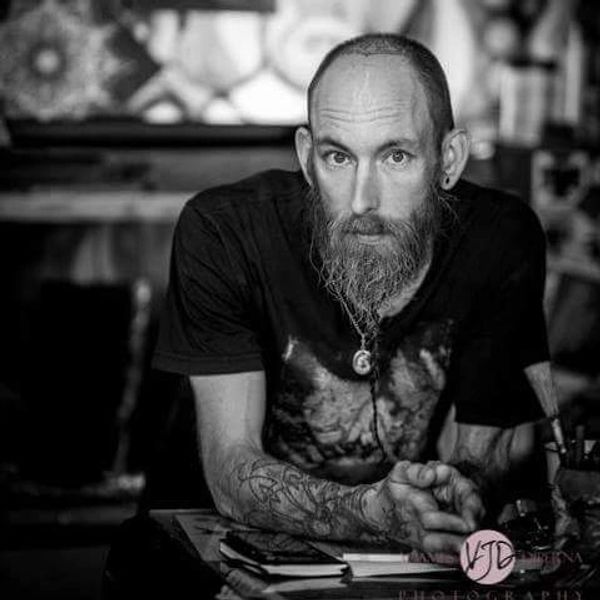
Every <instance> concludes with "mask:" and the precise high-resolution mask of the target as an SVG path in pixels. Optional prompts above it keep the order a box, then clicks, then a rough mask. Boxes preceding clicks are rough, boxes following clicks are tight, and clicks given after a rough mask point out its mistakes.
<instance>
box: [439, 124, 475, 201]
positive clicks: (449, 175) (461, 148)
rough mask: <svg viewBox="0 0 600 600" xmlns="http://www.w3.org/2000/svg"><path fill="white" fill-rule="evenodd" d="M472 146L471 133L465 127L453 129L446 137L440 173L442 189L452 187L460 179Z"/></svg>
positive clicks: (443, 143)
mask: <svg viewBox="0 0 600 600" xmlns="http://www.w3.org/2000/svg"><path fill="white" fill-rule="evenodd" d="M470 146H471V143H470V139H469V134H468V133H467V132H466V131H465V130H464V129H453V130H452V131H449V132H448V133H447V134H446V136H445V137H444V141H443V142H442V172H441V173H440V185H441V187H442V189H444V190H449V189H452V188H453V187H454V186H455V185H456V182H457V181H458V180H459V179H460V176H461V175H462V173H463V171H464V170H465V167H466V166H467V161H468V160H469V148H470Z"/></svg>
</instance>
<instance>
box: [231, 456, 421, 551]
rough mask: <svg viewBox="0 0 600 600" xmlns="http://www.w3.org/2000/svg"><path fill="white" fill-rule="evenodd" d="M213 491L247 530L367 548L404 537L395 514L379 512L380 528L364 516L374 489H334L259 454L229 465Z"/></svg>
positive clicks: (327, 482)
mask: <svg viewBox="0 0 600 600" xmlns="http://www.w3.org/2000/svg"><path fill="white" fill-rule="evenodd" d="M219 487H220V489H221V491H222V493H224V494H226V495H227V496H228V498H229V499H230V501H231V502H230V505H231V507H232V512H233V514H232V516H233V517H234V518H235V519H237V520H239V521H242V522H245V523H247V524H249V525H254V526H258V527H264V528H268V529H276V530H280V531H286V532H288V533H292V534H298V535H302V536H306V537H312V538H321V539H330V540H334V539H336V540H347V539H353V540H364V541H369V542H373V541H384V540H388V539H398V538H403V537H408V535H409V532H408V529H409V523H408V521H407V522H406V525H405V530H404V531H402V526H401V525H398V517H397V514H395V515H392V514H391V513H390V512H389V511H388V512H387V514H385V510H384V514H383V521H385V522H382V520H381V519H380V518H375V517H374V516H373V515H369V514H368V511H367V510H366V508H367V502H368V500H369V497H373V496H374V495H376V494H377V484H372V485H358V486H355V487H350V486H344V485H340V484H337V483H335V482H332V481H327V480H324V479H318V478H316V477H313V476H311V475H309V474H307V473H304V472H302V471H300V470H299V469H297V468H296V467H294V466H292V465H289V464H287V463H284V462H281V461H278V460H275V459H273V458H270V457H268V456H265V455H264V454H262V453H258V452H257V453H256V454H255V455H254V456H248V457H246V458H245V459H244V460H241V461H240V460H239V458H237V459H232V462H231V464H230V466H229V468H228V469H226V470H224V472H223V476H222V477H221V482H220V486H219ZM392 524H394V530H393V531H391V530H390V528H391V527H392Z"/></svg>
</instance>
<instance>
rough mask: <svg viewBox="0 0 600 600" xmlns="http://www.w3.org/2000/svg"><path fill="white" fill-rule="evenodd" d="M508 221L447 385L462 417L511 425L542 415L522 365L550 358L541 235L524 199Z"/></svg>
mask: <svg viewBox="0 0 600 600" xmlns="http://www.w3.org/2000/svg"><path fill="white" fill-rule="evenodd" d="M515 202H516V201H515ZM505 221H506V224H505V225H504V226H500V227H498V229H497V231H496V235H495V236H494V239H493V244H494V247H495V249H494V252H495V253H496V254H497V260H496V261H495V263H492V268H491V273H490V277H489V283H488V285H487V286H485V288H484V289H483V290H482V293H481V294H480V296H479V297H478V301H477V303H476V304H477V305H476V307H475V308H474V313H475V315H474V318H473V319H472V320H471V322H470V324H469V325H468V326H467V327H466V330H465V331H464V332H463V334H462V335H461V340H460V342H459V343H458V344H457V348H456V350H457V355H456V356H455V358H454V361H453V362H454V364H453V368H452V371H451V375H450V379H451V381H450V382H449V391H450V394H451V397H452V399H453V401H454V403H455V405H456V419H457V421H458V422H461V423H471V424H479V425H490V426H497V427H513V426H515V425H518V424H519V423H523V422H527V421H534V420H537V419H539V418H541V417H542V416H543V411H542V409H541V406H540V403H539V401H538V399H537V397H536V395H535V393H534V391H533V389H532V388H531V386H530V384H529V382H528V380H527V377H526V375H525V373H524V369H525V368H526V367H527V366H529V365H532V364H535V363H538V362H542V361H547V360H549V352H548V340H547V333H546V321H545V315H544V308H543V300H544V286H545V276H546V242H545V235H544V232H543V230H542V228H541V225H540V223H539V221H538V219H537V217H536V216H535V214H534V213H533V211H531V210H530V209H529V208H528V207H527V206H526V205H522V206H520V207H519V208H518V209H516V210H511V211H509V214H508V215H507V216H506V217H505Z"/></svg>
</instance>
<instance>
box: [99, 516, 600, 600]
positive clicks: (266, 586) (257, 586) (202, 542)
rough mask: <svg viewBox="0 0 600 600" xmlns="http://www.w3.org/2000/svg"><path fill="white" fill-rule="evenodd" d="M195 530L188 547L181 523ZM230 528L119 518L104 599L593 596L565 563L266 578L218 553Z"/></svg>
mask: <svg viewBox="0 0 600 600" xmlns="http://www.w3.org/2000/svg"><path fill="white" fill-rule="evenodd" d="M182 522H185V523H187V524H188V526H189V524H190V523H191V524H192V526H193V527H194V528H195V530H196V532H197V541H196V546H194V545H193V544H192V543H191V541H190V540H189V538H188V537H187V535H186V533H185V531H184V529H183V527H182V525H181V523H182ZM231 529H248V528H247V527H246V526H244V525H242V524H238V523H235V522H233V521H230V520H227V519H224V518H223V517H220V516H218V515H217V514H216V513H214V512H213V511H210V510H156V511H150V512H149V513H148V514H140V515H137V516H135V517H133V518H132V519H129V520H127V521H125V522H124V523H123V524H122V525H121V527H120V529H119V531H118V533H117V535H116V537H115V539H114V541H113V543H112V546H111V549H110V552H109V555H108V558H107V562H106V567H105V572H104V575H103V587H104V597H105V598H106V600H121V599H126V598H127V599H128V598H143V597H146V596H147V597H159V598H160V597H162V598H169V600H170V599H176V598H194V600H204V599H214V600H240V599H247V598H269V600H286V599H289V598H294V599H298V600H304V599H317V598H318V599H322V600H326V599H334V600H342V599H343V600H353V599H358V598H363V599H377V600H387V599H390V600H392V599H393V600H463V599H465V600H537V599H539V600H587V599H588V598H589V599H590V600H591V599H595V598H598V597H600V594H599V591H600V583H599V582H598V581H597V579H596V578H593V580H592V581H591V582H590V581H588V582H587V583H586V587H578V588H574V587H573V583H574V582H575V581H576V579H577V578H576V577H574V576H573V569H571V571H570V572H569V573H567V574H564V575H562V576H561V577H560V578H556V577H555V578H554V579H545V580H541V581H540V580H539V577H538V578H537V579H536V578H531V577H529V579H527V578H525V579H522V580H519V581H517V582H510V583H508V582H509V580H507V582H504V583H503V584H502V585H500V586H497V587H496V586H494V587H491V586H484V585H478V584H476V583H473V582H471V581H469V580H468V579H467V578H466V577H465V576H463V575H462V574H460V573H459V574H457V575H450V576H448V575H443V576H439V575H437V576H434V577H423V576H419V577H373V578H358V579H357V578H354V579H353V578H352V577H351V576H350V575H344V576H343V577H327V578H316V579H310V580H309V579H306V580H291V579H285V580H276V579H275V580H273V579H272V580H266V579H261V578H259V577H258V576H256V575H254V574H251V573H249V572H248V571H246V570H245V569H243V568H240V567H237V566H232V565H231V564H228V563H227V561H226V560H225V559H224V558H223V557H222V556H221V555H220V554H219V551H218V547H219V542H220V540H221V539H222V538H223V537H224V535H225V534H226V532H227V531H229V530H231Z"/></svg>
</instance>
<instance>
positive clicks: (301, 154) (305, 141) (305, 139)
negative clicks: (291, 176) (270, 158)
mask: <svg viewBox="0 0 600 600" xmlns="http://www.w3.org/2000/svg"><path fill="white" fill-rule="evenodd" d="M294 143H295V145H296V155H297V156H298V162H299V163H300V168H301V169H302V172H303V173H304V179H306V181H308V184H309V185H311V186H312V184H313V181H312V177H311V169H310V168H309V165H310V161H311V154H312V148H313V140H312V134H311V132H310V129H309V128H308V127H304V126H302V127H298V129H296V134H295V136H294Z"/></svg>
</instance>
